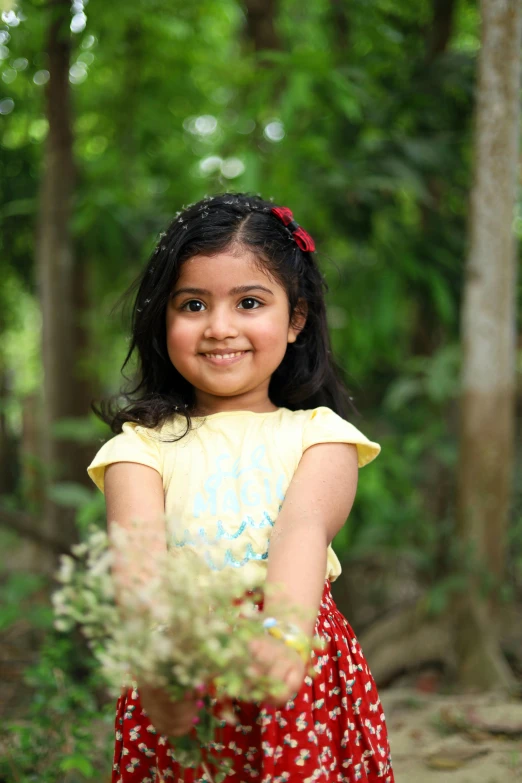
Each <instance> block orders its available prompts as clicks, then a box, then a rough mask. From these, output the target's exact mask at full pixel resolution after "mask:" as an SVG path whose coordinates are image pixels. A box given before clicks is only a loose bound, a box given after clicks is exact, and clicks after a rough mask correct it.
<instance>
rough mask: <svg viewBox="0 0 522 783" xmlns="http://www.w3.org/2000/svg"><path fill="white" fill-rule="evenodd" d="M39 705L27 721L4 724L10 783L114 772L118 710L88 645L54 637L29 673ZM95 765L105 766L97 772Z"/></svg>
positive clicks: (5, 772) (66, 780)
mask: <svg viewBox="0 0 522 783" xmlns="http://www.w3.org/2000/svg"><path fill="white" fill-rule="evenodd" d="M26 683H27V685H28V686H30V687H31V688H32V689H33V694H34V695H33V700H32V702H31V704H30V706H29V709H28V711H27V715H26V716H25V717H24V719H23V720H12V721H7V722H4V724H3V727H2V734H3V735H4V736H3V738H2V744H3V745H4V748H5V750H4V753H3V758H2V759H1V760H0V777H1V779H2V780H3V781H6V783H33V781H34V782H35V783H36V781H38V783H56V781H58V780H60V781H63V783H81V782H83V781H93V782H94V781H95V780H100V779H102V778H101V777H100V776H103V775H105V774H106V770H107V769H109V768H110V743H111V742H112V736H111V731H110V724H111V721H112V718H113V716H112V704H111V705H106V706H105V707H104V708H103V709H100V705H99V703H98V699H97V696H98V694H99V693H101V692H102V691H101V683H100V681H99V679H98V676H97V674H96V673H95V671H94V670H93V667H92V660H91V657H90V655H89V654H87V653H86V652H85V650H84V649H83V647H82V645H80V644H78V642H76V643H75V642H74V641H72V640H71V639H66V638H63V636H60V635H58V634H57V633H54V632H51V631H49V632H48V634H47V637H46V639H45V642H44V643H43V645H42V647H41V649H40V660H39V662H38V664H36V665H35V666H33V667H31V668H29V669H28V670H27V672H26ZM94 759H97V761H98V763H100V764H101V768H97V766H96V764H95V761H94Z"/></svg>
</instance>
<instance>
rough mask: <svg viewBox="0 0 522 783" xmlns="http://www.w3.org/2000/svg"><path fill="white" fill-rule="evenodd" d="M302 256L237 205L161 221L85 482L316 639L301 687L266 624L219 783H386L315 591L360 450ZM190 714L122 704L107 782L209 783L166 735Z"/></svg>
mask: <svg viewBox="0 0 522 783" xmlns="http://www.w3.org/2000/svg"><path fill="white" fill-rule="evenodd" d="M314 250H315V246H314V242H313V239H312V238H311V236H310V235H309V234H307V232H306V231H304V229H302V228H301V227H300V226H299V225H298V224H297V223H296V222H295V221H294V219H293V216H292V213H291V212H290V210H289V209H287V208H285V207H274V206H273V204H271V203H270V202H267V201H263V200H262V199H261V198H258V197H256V196H247V195H243V194H228V193H226V194H223V195H221V196H216V197H214V198H211V197H209V198H205V199H204V200H203V201H201V202H200V203H198V204H194V205H191V206H190V207H188V208H187V209H185V210H184V211H183V212H182V213H181V214H180V215H179V216H177V218H175V219H174V221H173V222H172V223H171V225H170V226H169V228H168V230H167V232H166V233H164V234H162V236H161V238H160V241H159V244H158V246H157V247H156V250H155V251H154V253H153V255H152V257H151V259H150V261H149V263H148V266H147V268H146V269H145V271H144V273H143V275H142V277H141V279H140V281H139V288H138V291H137V295H136V300H135V306H134V312H133V334H132V343H131V347H130V350H129V354H128V356H127V360H126V362H125V364H127V361H128V360H129V358H130V357H131V356H132V355H133V354H135V353H136V354H137V358H138V367H139V374H138V378H137V382H136V384H135V387H134V388H133V390H132V392H130V393H129V395H127V398H126V404H125V406H124V407H120V409H119V410H116V411H114V409H111V408H110V407H109V408H104V416H105V418H106V420H107V421H109V422H110V424H111V426H112V429H113V431H114V432H115V433H119V434H117V435H116V437H114V438H112V439H111V440H110V441H109V442H107V443H106V444H105V445H104V446H103V447H102V448H101V449H100V451H99V452H98V454H97V455H96V457H95V459H94V460H93V462H92V463H91V465H90V466H89V469H88V470H89V474H90V476H91V478H92V479H93V481H94V482H95V483H96V485H97V486H98V487H99V488H100V489H101V490H102V491H104V492H105V496H106V502H107V514H108V519H109V521H110V520H116V521H118V522H119V523H120V524H123V525H125V524H130V522H131V520H133V519H139V520H140V521H142V522H143V523H144V524H146V525H147V526H148V529H150V531H151V539H153V540H155V541H157V540H158V539H159V537H160V536H162V542H163V543H162V546H165V547H183V546H190V545H193V544H194V543H195V542H199V543H200V547H199V551H201V554H202V556H203V557H205V559H206V561H207V562H208V564H209V567H210V568H212V569H217V570H221V569H225V568H237V569H243V573H244V574H245V576H246V577H247V581H248V583H249V584H251V586H252V587H256V586H258V585H259V584H260V583H263V582H264V583H265V584H267V585H271V586H274V587H273V590H271V591H268V590H267V591H266V592H267V595H266V597H265V607H264V608H265V611H266V612H267V614H268V615H270V616H271V617H273V618H274V620H273V622H274V623H277V621H278V607H280V606H281V603H280V602H282V601H284V602H286V603H288V605H290V606H292V607H295V608H296V617H295V625H298V626H299V627H300V629H301V630H302V631H304V632H305V633H306V634H307V635H308V636H309V637H310V638H311V637H312V636H313V634H314V632H315V633H317V634H318V635H320V636H321V637H323V639H325V640H326V647H325V649H324V650H322V651H320V652H319V653H317V654H316V656H315V657H314V658H312V661H311V662H312V663H313V664H314V669H315V677H314V678H310V677H309V676H307V674H306V669H307V665H305V662H304V661H303V660H302V659H301V657H300V656H299V654H298V653H297V652H296V651H295V649H293V648H292V646H291V641H292V639H291V631H289V630H288V628H287V627H286V626H285V625H284V624H283V623H282V622H281V623H280V626H279V627H280V631H281V635H282V636H283V638H282V639H276V638H273V637H272V636H269V635H267V637H266V639H263V640H261V641H259V642H257V643H256V644H255V645H253V647H252V656H253V665H254V666H255V667H256V669H257V671H259V672H261V673H264V674H267V675H269V676H272V677H274V678H277V679H278V680H280V681H281V683H282V687H283V689H284V692H283V693H282V695H281V697H280V698H279V699H277V700H274V699H272V700H268V699H267V701H266V702H264V703H262V704H249V703H244V702H238V703H237V704H235V705H234V710H235V713H236V719H237V723H236V724H235V725H227V726H226V727H225V728H224V729H222V730H221V731H220V735H219V737H216V742H215V743H213V746H214V751H216V752H217V753H218V754H219V755H220V756H222V757H228V758H229V759H231V760H232V763H233V769H232V771H231V772H230V773H229V775H227V780H228V779H229V778H230V780H235V781H236V783H245V782H246V781H258V783H269V782H270V783H283V781H291V783H305V782H306V781H308V782H309V783H311V782H312V781H319V782H320V783H331V782H332V783H333V781H349V782H350V783H352V781H382V783H392V781H393V772H392V768H391V761H390V752H389V746H388V737H387V733H386V725H385V721H384V715H383V711H382V707H381V703H380V700H379V696H378V694H377V690H376V687H375V683H374V681H373V679H372V676H371V674H370V671H369V669H368V666H367V664H366V661H365V659H364V656H363V654H362V651H361V648H360V646H359V644H358V642H357V639H356V638H355V635H354V633H353V631H352V629H351V627H350V626H349V625H348V623H347V621H346V620H345V619H344V617H343V616H342V615H341V613H340V612H339V610H338V609H337V607H336V605H335V603H334V601H333V599H332V595H331V592H330V583H331V582H332V581H333V580H335V579H336V578H337V577H338V576H339V573H340V570H341V569H340V565H339V561H338V559H337V557H336V556H335V554H334V552H333V550H332V547H331V542H332V539H333V538H334V536H335V535H336V533H337V532H338V531H339V530H340V528H341V527H342V525H343V524H344V522H345V520H346V518H347V516H348V514H349V512H350V509H351V506H352V503H353V499H354V496H355V490H356V485H357V470H358V467H362V466H363V465H366V464H367V463H368V462H370V461H371V460H373V459H374V458H375V457H376V456H377V454H378V453H379V446H378V445H377V444H375V443H372V442H371V441H369V440H368V439H367V438H366V437H365V436H364V435H363V434H362V433H361V432H359V431H358V430H357V429H356V428H355V427H353V426H352V425H351V424H349V423H348V422H347V421H346V417H347V414H348V411H349V402H348V398H347V395H346V391H345V389H344V387H343V385H342V383H341V381H340V378H339V375H338V373H337V370H336V367H335V364H334V361H333V359H332V355H331V351H330V343H329V337H328V331H327V324H326V312H325V303H324V289H325V286H324V282H323V278H322V276H321V274H320V272H319V270H318V267H317V265H316V261H315V258H314V254H313V251H314ZM125 364H124V366H125ZM165 519H166V520H167V521H166V522H165ZM152 534H154V535H152ZM201 542H203V544H204V546H203V547H201ZM269 545H270V546H269ZM298 610H299V611H298ZM280 613H281V612H280V610H279V614H280ZM286 619H288V618H286ZM187 655H190V650H187ZM197 710H198V702H197V701H196V699H195V698H192V697H188V698H187V700H186V701H184V702H182V703H176V704H175V703H172V702H170V701H169V699H168V698H167V696H166V695H165V694H163V693H162V692H160V691H158V690H153V689H151V688H149V687H147V686H146V684H140V687H139V693H138V691H137V690H129V691H128V692H126V693H124V694H123V695H122V696H121V698H120V699H119V702H118V706H117V716H116V749H115V757H114V767H113V778H112V780H113V783H154V782H155V781H158V782H159V781H166V782H168V781H169V780H172V781H175V783H195V781H206V780H208V778H207V777H206V776H205V772H204V771H203V770H202V769H198V770H191V769H184V768H182V767H181V765H180V764H179V763H178V762H177V761H176V755H175V752H174V750H173V749H172V747H171V746H170V745H169V742H168V739H167V737H168V736H179V735H182V734H184V733H186V732H188V731H189V730H190V728H191V726H192V723H193V721H194V719H196V720H197V718H195V716H196V712H197Z"/></svg>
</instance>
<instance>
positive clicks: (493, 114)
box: [456, 0, 522, 688]
mask: <svg viewBox="0 0 522 783" xmlns="http://www.w3.org/2000/svg"><path fill="white" fill-rule="evenodd" d="M481 9H482V48H481V52H480V56H479V70H478V85H477V104H476V128H475V162H474V167H475V173H474V184H473V188H472V192H471V203H470V223H469V256H468V260H467V267H466V278H465V288H464V299H463V309H462V344H463V369H462V397H461V432H460V459H459V476H458V482H459V484H458V530H459V536H460V539H461V544H462V546H463V550H464V551H465V552H466V557H467V558H469V560H468V562H469V563H470V571H471V572H472V574H473V575H472V577H471V579H470V584H469V591H468V593H467V596H466V598H465V599H462V600H463V605H462V606H461V607H460V611H459V613H458V622H457V624H456V631H457V648H458V649H457V652H458V656H459V668H460V675H461V679H462V682H463V684H464V685H465V686H469V687H477V688H478V687H480V688H491V687H496V686H498V685H506V684H509V676H508V675H509V673H508V670H507V666H506V665H505V663H504V660H503V659H502V656H501V653H500V648H499V645H498V629H497V625H496V622H495V617H496V616H497V611H496V610H497V609H498V602H499V596H498V587H499V586H500V584H501V582H502V581H503V580H504V579H505V575H506V548H507V528H508V520H509V506H510V498H511V483H512V468H513V433H514V428H515V420H514V396H515V283H516V280H515V277H516V261H515V242H514V236H513V231H512V221H513V208H514V203H515V187H516V172H517V166H518V157H517V156H518V132H519V127H518V121H519V89H520V46H521V30H522V4H521V3H520V0H482V2H481ZM479 575H487V576H490V577H492V579H493V583H494V585H495V588H496V589H494V590H493V591H492V592H491V594H490V596H489V598H488V602H487V603H486V602H484V601H482V600H481V599H480V595H479Z"/></svg>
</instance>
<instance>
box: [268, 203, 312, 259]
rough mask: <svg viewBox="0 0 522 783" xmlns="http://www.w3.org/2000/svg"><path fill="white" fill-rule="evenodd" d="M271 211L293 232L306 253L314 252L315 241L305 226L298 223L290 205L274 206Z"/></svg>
mask: <svg viewBox="0 0 522 783" xmlns="http://www.w3.org/2000/svg"><path fill="white" fill-rule="evenodd" d="M270 211H271V213H272V214H273V215H275V216H276V218H278V219H279V220H280V221H281V223H283V225H284V226H286V227H287V229H288V230H289V231H290V232H291V234H292V236H293V237H294V239H295V241H296V242H297V244H298V245H299V247H300V248H301V250H304V251H305V253H313V251H314V250H315V242H314V240H313V239H312V237H311V236H310V234H309V233H308V232H307V231H305V230H304V228H301V226H300V225H299V223H296V221H295V220H294V216H293V214H292V210H290V209H288V207H272V209H271V210H270Z"/></svg>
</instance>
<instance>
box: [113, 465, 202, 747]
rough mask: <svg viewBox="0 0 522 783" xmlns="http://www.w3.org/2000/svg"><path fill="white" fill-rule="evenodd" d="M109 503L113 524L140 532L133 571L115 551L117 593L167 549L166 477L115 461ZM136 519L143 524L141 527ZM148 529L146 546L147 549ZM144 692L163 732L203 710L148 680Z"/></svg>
mask: <svg viewBox="0 0 522 783" xmlns="http://www.w3.org/2000/svg"><path fill="white" fill-rule="evenodd" d="M105 501H106V505H107V521H108V525H109V527H110V525H111V523H112V522H117V523H118V525H120V527H124V528H125V529H126V530H128V531H129V535H130V540H131V541H132V539H133V533H136V532H137V535H136V537H135V547H133V552H132V561H133V568H132V573H129V570H128V568H127V566H126V561H125V559H122V558H120V559H118V551H117V550H113V551H114V559H115V563H114V572H113V573H114V579H115V582H116V591H118V586H120V588H124V587H126V586H128V585H129V584H130V583H131V581H136V580H140V579H146V578H147V576H148V575H150V574H151V573H152V574H153V573H154V563H155V560H156V557H157V556H161V555H162V554H163V553H164V552H165V549H166V547H167V536H166V529H165V519H164V514H165V499H164V493H163V482H162V479H161V476H160V474H159V473H158V472H157V471H156V470H154V468H149V467H148V466H147V465H139V464H136V463H134V462H115V463H114V464H112V465H109V466H108V467H107V468H106V470H105ZM135 521H137V522H139V525H138V526H137V527H136V526H135V525H134V522H135ZM144 532H146V541H147V549H146V550H145V549H144V547H143V543H144V538H143V533H144ZM139 691H140V699H141V703H142V705H143V707H144V709H146V711H147V714H148V715H149V717H150V720H151V722H152V724H153V725H154V726H155V727H156V729H157V730H158V731H160V732H161V733H162V734H169V735H171V736H173V737H178V736H182V735H183V734H187V733H188V731H190V729H191V728H192V725H193V723H192V722H193V719H194V718H195V717H196V715H197V712H198V705H197V701H196V699H195V698H190V699H189V700H187V701H184V702H178V703H174V702H172V700H171V699H170V698H169V696H168V695H167V694H166V693H164V692H163V691H162V690H160V689H158V688H151V687H150V686H148V685H147V684H146V683H139Z"/></svg>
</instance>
